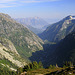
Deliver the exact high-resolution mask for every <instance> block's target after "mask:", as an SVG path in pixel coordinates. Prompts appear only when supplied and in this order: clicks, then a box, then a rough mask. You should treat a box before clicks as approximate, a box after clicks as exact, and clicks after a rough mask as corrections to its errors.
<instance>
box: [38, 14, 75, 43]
mask: <svg viewBox="0 0 75 75" xmlns="http://www.w3.org/2000/svg"><path fill="white" fill-rule="evenodd" d="M73 31H75V17H74V16H71V15H70V16H67V17H66V18H64V19H62V20H61V21H59V22H57V23H54V24H52V25H50V26H49V27H47V29H46V30H45V31H44V32H42V33H41V34H39V37H40V38H41V39H43V40H48V41H51V42H58V41H60V40H61V39H63V38H65V36H66V35H68V34H69V33H71V32H73Z"/></svg>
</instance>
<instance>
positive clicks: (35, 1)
mask: <svg viewBox="0 0 75 75" xmlns="http://www.w3.org/2000/svg"><path fill="white" fill-rule="evenodd" d="M53 1H59V0H21V2H22V3H39V2H53Z"/></svg>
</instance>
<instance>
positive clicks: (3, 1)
mask: <svg viewBox="0 0 75 75" xmlns="http://www.w3.org/2000/svg"><path fill="white" fill-rule="evenodd" d="M14 1H16V0H0V3H9V2H14Z"/></svg>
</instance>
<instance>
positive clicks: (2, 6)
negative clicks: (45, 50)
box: [0, 0, 75, 23]
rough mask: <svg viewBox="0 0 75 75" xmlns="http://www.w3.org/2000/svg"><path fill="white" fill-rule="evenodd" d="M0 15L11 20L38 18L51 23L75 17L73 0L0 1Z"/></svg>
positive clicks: (74, 1) (74, 2) (74, 0)
mask: <svg viewBox="0 0 75 75" xmlns="http://www.w3.org/2000/svg"><path fill="white" fill-rule="evenodd" d="M0 13H5V14H8V15H10V16H11V17H12V18H26V17H40V18H43V19H44V20H46V21H47V22H48V23H53V22H55V21H58V20H60V19H62V18H64V17H66V16H68V15H75V0H0Z"/></svg>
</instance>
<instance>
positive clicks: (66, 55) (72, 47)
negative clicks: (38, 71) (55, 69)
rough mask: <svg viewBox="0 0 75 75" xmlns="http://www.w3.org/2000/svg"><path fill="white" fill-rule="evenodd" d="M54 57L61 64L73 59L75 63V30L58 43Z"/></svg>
mask: <svg viewBox="0 0 75 75" xmlns="http://www.w3.org/2000/svg"><path fill="white" fill-rule="evenodd" d="M54 57H55V59H54V60H55V62H56V63H58V64H59V65H61V64H63V63H64V62H65V61H72V62H73V63H74V64H75V32H73V33H70V34H69V35H67V36H66V37H65V38H64V39H63V40H62V41H60V42H59V43H58V45H57V48H56V50H55V52H54Z"/></svg>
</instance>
